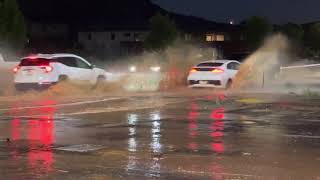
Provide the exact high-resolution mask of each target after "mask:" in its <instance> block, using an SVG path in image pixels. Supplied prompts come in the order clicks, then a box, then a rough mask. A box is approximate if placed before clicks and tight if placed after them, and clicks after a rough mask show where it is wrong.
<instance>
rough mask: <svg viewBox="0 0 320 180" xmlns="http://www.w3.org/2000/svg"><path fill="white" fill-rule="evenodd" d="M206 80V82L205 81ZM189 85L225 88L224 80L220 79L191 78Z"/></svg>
mask: <svg viewBox="0 0 320 180" xmlns="http://www.w3.org/2000/svg"><path fill="white" fill-rule="evenodd" d="M203 82H205V83H203ZM188 84H189V87H214V88H223V86H222V82H221V81H220V80H203V81H202V80H201V81H200V80H189V81H188Z"/></svg>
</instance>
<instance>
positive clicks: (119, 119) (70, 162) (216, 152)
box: [0, 93, 320, 180]
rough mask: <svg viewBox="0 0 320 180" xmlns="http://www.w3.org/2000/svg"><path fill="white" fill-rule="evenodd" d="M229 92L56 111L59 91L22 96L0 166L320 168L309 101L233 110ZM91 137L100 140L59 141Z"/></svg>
mask: <svg viewBox="0 0 320 180" xmlns="http://www.w3.org/2000/svg"><path fill="white" fill-rule="evenodd" d="M139 100H141V98H140V99H139ZM231 100H232V99H231V98H230V97H227V96H226V95H224V94H223V93H215V94H210V95H207V96H201V97H196V98H195V97H191V98H190V97H188V98H186V100H185V101H184V102H180V103H177V104H171V105H167V106H164V107H161V108H150V109H140V110H137V109H133V110H127V111H121V112H117V113H115V112H106V113H102V114H101V113H99V114H87V115H78V116H61V117H59V120H57V116H56V114H58V113H60V111H61V110H59V108H57V107H59V106H57V105H55V104H56V102H54V101H41V102H35V103H34V104H33V105H34V106H35V107H36V108H30V109H19V108H17V107H19V104H15V105H13V107H14V108H12V110H11V111H10V112H8V113H9V114H10V115H11V116H12V117H13V118H12V119H11V120H9V121H5V120H1V121H0V137H9V138H10V142H5V141H0V169H6V170H8V172H5V171H3V170H0V172H1V173H2V174H3V177H9V178H6V179H16V178H17V177H19V176H21V175H23V176H24V177H26V179H32V178H30V177H35V178H39V179H46V178H47V177H52V179H99V178H97V177H100V179H155V178H160V179H215V180H223V179H316V178H318V177H319V173H318V171H315V168H316V167H318V165H319V163H320V153H319V151H318V149H319V148H320V141H319V138H318V137H319V135H320V134H319V130H320V124H319V123H320V121H316V120H317V119H319V118H320V116H317V115H316V114H315V113H312V114H311V115H310V113H309V117H310V118H312V119H313V121H311V120H310V119H309V120H305V119H303V116H305V114H304V113H306V111H307V110H304V111H299V112H296V111H291V110H290V108H292V104H291V103H282V102H279V103H274V104H258V105H256V106H250V108H249V109H248V108H239V109H236V111H235V110H233V111H230V109H232V108H233V107H232V108H230V106H231V105H230V104H228V102H230V101H231ZM132 101H135V99H134V98H133V99H132ZM51 105H52V106H51ZM240 105H242V104H240ZM240 105H239V104H236V106H240ZM99 106H102V105H101V104H99ZM109 106H110V104H109ZM233 106H234V105H233ZM266 107H267V108H268V111H265V109H266ZM279 107H280V108H282V111H279V110H278V108H279ZM83 108H84V107H83ZM74 109H76V108H74ZM69 110H70V109H69ZM70 111H71V110H70ZM21 115H25V116H26V117H22V116H21ZM248 122H252V123H248ZM89 145H90V146H89ZM84 146H86V147H87V146H88V147H89V148H92V147H99V148H96V149H94V150H92V151H90V152H89V151H76V150H74V151H61V149H63V148H65V147H67V148H68V147H69V148H70V147H71V148H73V149H74V148H81V147H82V148H83V147H84ZM59 149H60V150H59ZM6 153H7V155H8V159H6V158H5V157H6V156H5V155H6ZM6 163H8V164H9V165H6ZM10 173H12V174H10ZM15 173H18V174H19V175H16V174H15ZM110 177H112V178H110ZM306 177H307V178H306ZM0 179H1V178H0ZM18 179H19V178H18ZM49 179H50V178H49Z"/></svg>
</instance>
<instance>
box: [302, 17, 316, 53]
mask: <svg viewBox="0 0 320 180" xmlns="http://www.w3.org/2000/svg"><path fill="white" fill-rule="evenodd" d="M305 44H306V45H307V46H308V47H309V48H310V49H311V50H312V51H320V23H316V24H313V25H311V26H310V27H309V28H308V30H307V33H306V35H305Z"/></svg>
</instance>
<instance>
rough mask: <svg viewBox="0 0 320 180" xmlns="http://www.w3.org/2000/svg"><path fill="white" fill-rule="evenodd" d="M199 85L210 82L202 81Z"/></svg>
mask: <svg viewBox="0 0 320 180" xmlns="http://www.w3.org/2000/svg"><path fill="white" fill-rule="evenodd" d="M199 83H200V84H207V83H208V82H207V81H200V82H199Z"/></svg>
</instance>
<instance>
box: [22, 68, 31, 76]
mask: <svg viewBox="0 0 320 180" xmlns="http://www.w3.org/2000/svg"><path fill="white" fill-rule="evenodd" d="M24 73H25V74H26V75H29V76H31V75H33V70H32V69H28V70H25V71H24Z"/></svg>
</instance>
